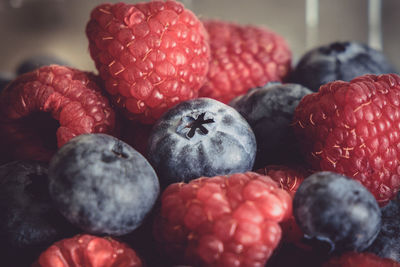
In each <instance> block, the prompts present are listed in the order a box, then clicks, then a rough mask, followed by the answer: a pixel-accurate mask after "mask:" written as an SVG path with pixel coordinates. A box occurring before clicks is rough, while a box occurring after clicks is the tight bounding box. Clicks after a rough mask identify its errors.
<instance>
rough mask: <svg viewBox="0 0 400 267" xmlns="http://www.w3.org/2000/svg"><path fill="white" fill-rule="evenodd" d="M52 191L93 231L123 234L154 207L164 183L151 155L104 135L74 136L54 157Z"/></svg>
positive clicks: (64, 208)
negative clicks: (155, 169) (149, 156)
mask: <svg viewBox="0 0 400 267" xmlns="http://www.w3.org/2000/svg"><path fill="white" fill-rule="evenodd" d="M49 177H50V185H49V188H50V196H51V197H52V199H53V200H54V202H55V204H56V206H57V207H58V209H59V210H60V212H61V213H62V214H63V215H64V216H65V217H66V218H67V219H68V220H69V221H70V222H71V223H73V224H74V225H76V226H77V227H79V228H81V229H83V230H84V231H86V232H87V233H91V234H109V235H116V236H118V235H124V234H127V233H129V232H131V231H133V230H134V229H136V228H137V227H138V226H139V225H140V224H141V223H142V222H143V220H144V219H145V217H146V215H147V214H148V213H149V212H150V210H151V209H152V207H153V205H154V204H155V201H156V199H157V197H158V194H159V191H160V186H159V182H158V178H157V176H156V173H155V172H154V170H153V168H152V167H151V165H150V164H149V163H148V162H147V160H146V159H145V158H144V157H143V156H142V155H141V154H140V153H139V152H137V151H136V150H134V149H133V148H132V147H130V146H129V145H127V144H126V143H124V142H122V141H120V140H118V139H116V138H114V137H112V136H109V135H105V134H84V135H80V136H78V137H75V138H73V139H71V140H70V141H69V142H68V143H67V144H65V145H64V146H63V147H61V148H60V150H59V151H58V152H57V153H56V154H55V155H54V157H53V158H52V160H51V161H50V166H49Z"/></svg>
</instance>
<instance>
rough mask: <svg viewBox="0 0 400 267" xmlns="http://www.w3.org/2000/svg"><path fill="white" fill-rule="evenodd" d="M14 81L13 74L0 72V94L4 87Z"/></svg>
mask: <svg viewBox="0 0 400 267" xmlns="http://www.w3.org/2000/svg"><path fill="white" fill-rule="evenodd" d="M14 79H15V76H14V74H12V73H8V72H0V92H1V90H3V89H4V88H5V87H6V85H7V84H9V83H10V82H11V81H12V80H14Z"/></svg>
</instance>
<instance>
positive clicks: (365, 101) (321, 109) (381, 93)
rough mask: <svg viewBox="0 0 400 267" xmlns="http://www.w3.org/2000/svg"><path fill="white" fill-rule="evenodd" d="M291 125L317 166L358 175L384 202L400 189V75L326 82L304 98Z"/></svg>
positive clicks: (380, 201)
mask: <svg viewBox="0 0 400 267" xmlns="http://www.w3.org/2000/svg"><path fill="white" fill-rule="evenodd" d="M293 125H294V131H295V135H296V138H297V140H298V141H299V144H300V146H301V148H302V151H303V153H304V155H305V157H306V159H307V161H308V162H309V163H310V164H312V165H313V168H315V169H316V170H324V171H333V172H337V173H341V174H344V175H346V176H348V177H351V178H354V179H356V180H358V181H359V182H361V183H362V184H363V185H364V186H365V187H367V188H368V189H369V191H370V192H371V193H372V194H373V195H374V196H375V198H376V199H377V201H378V202H379V203H380V205H384V204H386V203H387V202H388V201H389V200H390V199H392V198H393V197H395V195H396V193H397V192H398V191H399V189H400V168H399V167H398V166H399V161H400V147H399V145H398V143H399V140H400V76H398V75H396V74H383V75H380V76H377V75H364V76H360V77H358V78H355V79H353V80H352V81H350V82H344V81H335V82H331V83H327V84H325V85H323V86H321V88H320V89H319V92H318V93H314V94H310V95H307V96H305V97H304V98H303V99H302V100H301V102H300V103H299V105H298V106H297V108H296V110H295V114H294V119H293Z"/></svg>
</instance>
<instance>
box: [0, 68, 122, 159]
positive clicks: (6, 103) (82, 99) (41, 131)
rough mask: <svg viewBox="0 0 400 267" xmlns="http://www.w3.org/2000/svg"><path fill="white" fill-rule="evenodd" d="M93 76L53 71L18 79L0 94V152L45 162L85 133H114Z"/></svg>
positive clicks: (67, 70) (112, 119) (110, 113)
mask: <svg viewBox="0 0 400 267" xmlns="http://www.w3.org/2000/svg"><path fill="white" fill-rule="evenodd" d="M96 82H97V79H96V77H95V76H94V75H92V74H90V73H86V72H82V71H79V70H76V69H72V68H69V67H62V66H57V65H52V66H47V67H42V68H40V69H37V70H35V71H33V72H30V73H26V74H23V75H21V76H19V77H18V78H17V79H16V80H14V81H13V82H12V83H10V84H9V85H8V86H7V87H6V88H5V89H4V90H3V91H2V92H1V94H0V147H1V148H2V149H4V150H5V151H8V152H9V153H11V157H12V158H14V159H26V160H29V159H31V160H42V161H47V160H49V159H50V157H51V156H52V155H53V153H54V152H55V151H56V149H57V145H58V147H61V146H62V145H63V144H65V143H66V142H67V141H68V140H70V139H71V138H73V137H75V136H77V135H80V134H84V133H108V134H112V133H114V129H115V114H114V111H113V109H112V108H111V106H110V105H109V102H108V100H107V98H106V97H104V96H103V95H102V91H101V90H100V88H99V87H98V86H97V84H96Z"/></svg>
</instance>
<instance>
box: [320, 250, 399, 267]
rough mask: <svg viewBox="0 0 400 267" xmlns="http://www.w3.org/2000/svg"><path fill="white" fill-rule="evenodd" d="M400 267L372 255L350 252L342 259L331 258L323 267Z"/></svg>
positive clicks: (394, 262)
mask: <svg viewBox="0 0 400 267" xmlns="http://www.w3.org/2000/svg"><path fill="white" fill-rule="evenodd" d="M368 266H371V267H372V266H379V267H400V263H398V262H396V261H394V260H391V259H384V258H380V257H378V256H376V255H375V254H372V253H356V252H348V253H346V254H343V255H341V256H340V257H335V258H331V259H330V260H329V261H328V262H326V263H324V264H323V267H368Z"/></svg>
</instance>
